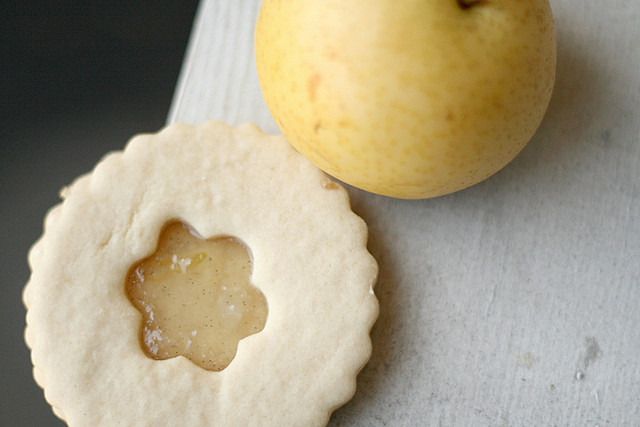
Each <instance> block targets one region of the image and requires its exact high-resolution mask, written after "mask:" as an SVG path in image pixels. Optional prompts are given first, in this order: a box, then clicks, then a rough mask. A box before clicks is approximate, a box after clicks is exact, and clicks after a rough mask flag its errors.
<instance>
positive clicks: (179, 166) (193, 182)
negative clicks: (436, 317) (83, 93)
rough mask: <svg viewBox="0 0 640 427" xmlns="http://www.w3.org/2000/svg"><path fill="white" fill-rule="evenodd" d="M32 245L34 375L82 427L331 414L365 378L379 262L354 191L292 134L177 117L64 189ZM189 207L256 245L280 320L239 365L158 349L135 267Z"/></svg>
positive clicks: (187, 218)
mask: <svg viewBox="0 0 640 427" xmlns="http://www.w3.org/2000/svg"><path fill="white" fill-rule="evenodd" d="M62 196H63V199H64V201H63V203H61V204H60V205H58V206H56V207H54V208H53V209H52V210H51V211H50V212H49V214H48V215H47V218H46V221H45V231H44V233H43V236H42V237H41V238H40V240H39V241H38V242H37V243H36V244H35V245H34V247H33V248H32V250H31V252H30V255H29V263H30V266H31V269H32V274H31V278H30V281H29V283H28V284H27V286H26V288H25V291H24V302H25V305H26V306H27V309H28V311H27V329H26V332H25V338H26V342H27V344H28V346H29V347H30V348H31V349H32V352H31V355H32V360H33V364H34V377H35V378H36V381H37V382H38V384H40V386H42V387H43V388H44V390H45V396H46V398H47V400H48V401H49V403H50V404H51V405H52V407H53V409H54V412H55V413H56V414H57V415H58V416H60V417H61V418H63V419H64V420H66V421H67V422H68V423H69V424H70V425H72V426H73V425H109V426H112V425H167V426H170V425H176V426H177V425H225V426H226V425H239V426H240V425H242V426H245V425H280V426H281V425H305V426H307V425H323V424H326V423H327V422H328V419H329V416H330V414H331V412H332V411H333V410H334V409H335V408H337V407H338V406H340V405H341V404H343V403H344V402H345V401H346V400H348V399H349V398H350V397H351V396H352V395H353V393H354V391H355V385H356V375H357V373H358V371H359V370H360V369H361V368H362V366H363V365H364V363H366V361H367V360H368V358H369V356H370V353H371V341H370V338H369V331H370V328H371V326H372V324H373V322H374V321H375V319H376V317H377V313H378V305H377V300H376V298H375V296H374V294H373V284H374V282H375V279H376V274H377V264H376V262H375V260H374V259H373V257H372V256H371V255H370V254H369V253H368V252H367V250H366V239H367V230H366V226H365V224H364V222H363V221H362V220H361V219H360V218H359V217H357V216H356V215H355V214H354V213H353V212H352V211H351V209H350V206H349V200H348V196H347V193H346V191H345V190H344V189H343V188H342V187H340V186H338V185H336V184H335V183H333V182H332V181H330V180H329V179H328V178H327V177H326V176H325V175H324V174H323V173H322V172H320V171H319V170H318V169H316V168H315V167H314V166H312V165H311V164H310V163H309V162H308V161H307V160H306V159H304V158H303V157H302V156H301V155H300V154H298V153H297V152H296V151H295V150H293V149H292V148H291V147H290V146H289V144H288V143H287V142H286V141H285V140H284V138H283V137H281V136H266V135H264V134H262V133H261V132H260V131H259V130H258V129H257V128H256V127H255V126H253V125H243V126H239V127H230V126H228V125H225V124H223V123H220V122H208V123H205V124H202V125H200V126H197V127H192V126H188V125H182V124H176V125H172V126H170V127H168V128H166V129H164V130H162V131H161V132H160V133H158V134H154V135H141V136H137V137H135V138H134V139H132V140H131V141H130V142H129V144H128V145H127V147H126V149H125V150H124V151H123V152H118V153H112V154H109V155H108V156H106V157H105V158H104V159H103V160H102V161H101V162H100V163H99V164H98V165H97V166H96V168H95V169H94V170H93V171H92V172H91V173H90V174H87V175H85V176H82V177H80V178H78V179H77V180H76V181H75V182H74V183H73V184H72V185H71V186H69V187H68V188H66V189H65V190H63V192H62ZM172 219H180V220H183V221H184V222H186V223H188V224H190V225H191V226H192V227H194V228H195V229H196V230H197V231H198V232H199V233H200V234H201V235H202V236H205V237H210V236H216V235H233V236H236V237H238V238H239V239H242V241H244V242H245V243H246V244H247V245H248V247H249V248H250V249H251V252H252V254H253V262H254V269H253V274H252V277H251V281H252V283H253V284H254V285H255V286H256V287H258V288H259V289H260V290H261V291H262V292H263V293H264V295H265V297H266V300H267V304H268V317H267V321H266V325H265V327H264V329H263V330H262V331H261V332H260V333H257V334H255V335H251V336H249V337H247V338H245V339H243V340H242V341H240V343H239V346H238V351H237V354H236V356H235V358H234V359H233V361H232V362H231V364H230V365H229V366H228V367H227V368H225V369H224V370H222V371H220V372H213V371H206V370H204V369H202V368H200V367H198V366H196V365H195V364H193V363H192V362H190V361H189V360H188V359H186V358H184V357H176V358H172V359H167V360H152V359H150V358H149V357H147V356H146V355H145V354H144V353H143V351H142V350H141V347H140V343H139V335H138V331H139V327H140V319H141V316H140V312H139V311H138V310H137V309H136V308H135V307H134V306H133V305H132V304H131V303H130V301H129V300H128V299H127V296H126V295H125V290H124V281H125V277H126V274H127V272H128V270H129V268H130V267H131V266H132V265H133V264H134V263H135V262H137V261H138V260H140V259H142V258H144V257H146V256H148V255H149V254H150V253H152V252H153V251H154V250H155V247H156V245H157V241H158V236H159V233H160V230H161V228H162V227H163V226H164V225H165V224H166V223H167V222H168V221H170V220H172Z"/></svg>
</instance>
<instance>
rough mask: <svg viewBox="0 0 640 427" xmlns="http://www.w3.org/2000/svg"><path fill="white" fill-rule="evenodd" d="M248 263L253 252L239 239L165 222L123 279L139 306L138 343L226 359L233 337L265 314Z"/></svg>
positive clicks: (161, 354) (163, 353) (208, 363)
mask: <svg viewBox="0 0 640 427" xmlns="http://www.w3.org/2000/svg"><path fill="white" fill-rule="evenodd" d="M251 268H252V260H251V253H250V251H249V249H248V248H247V246H246V245H245V244H244V243H243V242H241V241H240V240H239V239H237V238H234V237H228V236H223V237H215V238H212V239H208V240H205V239H202V238H200V237H199V236H198V235H197V234H196V232H195V231H194V230H193V229H192V228H191V227H190V226H188V225H187V224H184V223H181V222H171V223H169V224H167V225H166V226H165V227H164V229H163V230H162V232H161V234H160V238H159V241H158V248H157V250H156V252H154V253H153V254H152V255H151V256H150V257H148V258H145V259H143V260H141V261H140V262H138V263H136V264H135V265H134V266H133V267H131V269H130V270H129V273H128V275H127V279H126V284H125V290H126V293H127V296H128V297H129V300H130V301H131V302H132V304H133V305H134V306H135V307H136V308H137V309H138V310H139V311H140V313H142V325H141V328H140V344H141V346H142V349H143V351H144V352H145V353H146V354H147V356H149V357H151V358H153V359H158V360H161V359H169V358H172V357H176V356H180V355H183V356H185V357H187V358H188V359H190V360H191V361H192V362H193V363H195V364H196V365H198V366H200V367H202V368H204V369H207V370H211V371H220V370H222V369H224V368H225V367H227V365H229V363H231V361H232V360H233V358H234V357H235V355H236V351H237V347H238V342H239V341H240V340H241V339H242V338H245V337H247V336H249V335H252V334H255V333H258V332H260V331H261V330H262V329H263V328H264V325H265V322H266V319H267V302H266V300H265V297H264V295H263V294H262V292H260V290H258V289H257V288H255V287H254V286H253V285H252V284H251V283H250V276H251Z"/></svg>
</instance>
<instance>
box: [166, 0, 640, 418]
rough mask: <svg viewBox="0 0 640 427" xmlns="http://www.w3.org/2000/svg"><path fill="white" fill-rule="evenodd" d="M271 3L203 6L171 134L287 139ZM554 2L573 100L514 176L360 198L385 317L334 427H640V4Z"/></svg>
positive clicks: (555, 106) (556, 100)
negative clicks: (233, 132)
mask: <svg viewBox="0 0 640 427" xmlns="http://www.w3.org/2000/svg"><path fill="white" fill-rule="evenodd" d="M259 3H260V2H259V1H258V0H238V1H233V2H231V1H223V0H203V2H202V3H201V5H200V10H199V12H198V15H197V19H196V22H195V25H194V31H193V34H192V38H191V42H190V46H189V50H188V52H187V57H186V60H185V64H184V67H183V71H182V74H181V79H180V82H179V84H178V88H177V90H176V94H175V98H174V103H173V106H172V110H171V113H170V116H169V122H174V121H184V122H188V123H192V124H197V123H200V122H203V121H205V120H209V119H217V120H223V121H226V122H228V123H231V124H239V123H242V122H245V121H250V122H254V123H256V124H258V125H259V126H260V127H261V128H262V129H263V130H265V131H266V132H272V133H273V132H278V130H277V127H276V125H275V123H274V122H273V120H272V118H271V117H270V115H269V112H268V110H267V108H266V106H265V104H264V102H263V100H262V96H261V94H260V89H259V85H258V80H257V76H256V72H255V63H254V59H253V28H254V25H255V19H256V16H257V13H258V9H259ZM551 5H552V9H553V11H554V15H555V19H556V26H557V31H558V73H557V81H556V88H555V92H554V95H553V98H552V101H551V105H550V107H549V111H548V113H547V116H546V118H545V120H544V122H543V123H542V125H541V127H540V129H539V131H538V132H537V134H536V135H535V137H534V138H533V140H532V141H531V142H530V144H529V145H528V146H527V147H526V148H525V150H524V151H523V152H522V153H521V154H520V155H519V156H518V157H517V158H516V159H515V160H514V161H513V162H512V163H511V164H510V165H509V166H507V167H506V168H505V169H504V170H502V171H501V172H500V173H498V174H497V175H495V176H494V177H492V178H490V179H489V180H487V181H485V182H483V183H481V184H479V185H476V186H474V187H472V188H470V189H467V190H464V191H462V192H459V193H456V194H453V195H449V196H445V197H440V198H436V199H431V200H424V201H402V200H394V199H390V198H385V197H381V196H375V195H372V194H367V193H364V192H362V191H359V190H356V189H353V188H350V189H349V193H350V195H351V198H352V202H353V206H354V210H355V211H356V213H358V214H359V215H360V216H362V217H363V218H364V219H365V220H366V221H367V223H368V224H369V228H370V250H371V252H372V253H373V255H374V256H375V257H376V258H377V260H378V262H379V264H380V278H379V281H378V285H377V288H376V293H377V295H378V297H379V299H380V304H381V307H380V308H381V313H380V318H379V320H378V322H377V324H376V326H375V327H374V329H373V331H372V337H373V343H374V352H373V356H372V359H371V361H370V362H369V364H368V365H367V367H366V368H365V369H364V370H363V371H362V373H361V375H360V377H359V380H358V390H357V392H356V395H355V397H354V399H353V400H352V401H351V402H349V403H348V404H347V405H345V406H344V407H342V408H341V409H339V410H337V411H336V412H335V413H334V416H333V417H332V421H331V425H334V426H377V425H394V426H416V425H478V426H484V425H500V426H502V425H504V426H524V425H576V426H596V425H600V426H604V425H612V426H613V425H616V426H637V425H640V3H639V2H638V1H636V0H609V1H607V2H601V1H596V0H552V1H551Z"/></svg>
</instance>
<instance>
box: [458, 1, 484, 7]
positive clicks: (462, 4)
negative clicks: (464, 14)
mask: <svg viewBox="0 0 640 427" xmlns="http://www.w3.org/2000/svg"><path fill="white" fill-rule="evenodd" d="M481 1H482V0H457V2H458V6H460V9H469V8H470V7H471V6H473V5H474V4H476V3H480V2H481Z"/></svg>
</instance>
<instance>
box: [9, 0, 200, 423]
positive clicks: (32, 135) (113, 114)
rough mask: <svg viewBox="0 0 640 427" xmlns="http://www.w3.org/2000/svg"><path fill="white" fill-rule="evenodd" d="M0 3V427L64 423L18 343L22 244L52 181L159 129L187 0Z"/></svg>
mask: <svg viewBox="0 0 640 427" xmlns="http://www.w3.org/2000/svg"><path fill="white" fill-rule="evenodd" d="M0 4H1V6H0V114H1V115H0V117H1V118H2V122H1V123H0V159H1V160H0V224H1V225H0V233H1V234H0V239H1V241H2V244H1V246H0V250H1V252H0V262H1V264H0V265H1V267H0V286H2V294H1V296H0V303H1V304H2V310H1V311H0V316H1V317H0V333H1V334H2V335H1V336H0V340H1V341H0V342H1V343H2V352H1V353H0V354H1V355H0V366H1V367H2V376H1V384H0V426H3V427H9V426H54V425H64V424H63V423H62V422H61V421H59V420H58V419H57V418H56V417H55V416H54V415H53V413H52V412H51V409H50V408H49V405H48V404H47V403H46V401H45V400H44V396H43V393H42V390H41V389H40V388H39V387H38V386H37V385H36V384H35V382H34V381H33V377H32V375H31V361H30V358H29V352H28V350H27V348H26V346H25V344H24V340H23V330H24V316H25V309H24V307H23V305H22V296H21V294H22V288H23V286H24V284H25V282H26V281H27V279H28V277H29V268H28V266H27V261H26V256H27V252H28V250H29V247H30V246H31V245H32V244H33V242H34V241H35V240H36V239H37V238H38V236H39V235H40V234H41V232H42V220H43V217H44V215H45V213H46V211H47V209H48V208H49V207H51V206H52V205H54V204H56V203H57V202H58V191H59V189H60V188H61V187H62V186H64V185H66V184H68V183H69V182H70V181H71V180H73V178H75V177H76V176H78V175H80V174H83V173H85V172H87V171H89V170H90V169H91V168H92V167H93V165H94V164H95V163H96V162H97V161H98V160H99V159H100V158H101V157H102V156H103V155H104V154H105V153H106V152H108V151H111V150H117V149H121V148H122V147H123V146H124V144H125V143H126V141H127V140H128V139H129V138H130V137H131V136H132V135H134V134H136V133H140V132H154V131H157V130H158V129H160V128H161V127H162V126H163V125H164V123H165V120H166V116H167V113H168V110H169V105H170V103H171V98H172V96H173V92H174V88H175V85H176V81H177V78H178V74H179V71H180V66H181V63H182V59H183V56H184V53H185V48H186V44H187V40H188V37H189V33H190V30H191V25H192V23H193V17H194V13H195V10H196V7H197V0H188V1H164V0H163V1H159V0H153V1H152V0H145V1H135V2H131V1H105V2H74V1H68V0H59V1H55V2H53V1H51V2H29V1H23V2H20V1H3V2H2V3H0Z"/></svg>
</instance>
